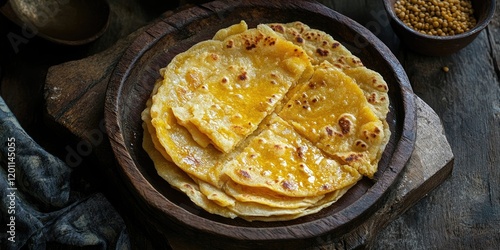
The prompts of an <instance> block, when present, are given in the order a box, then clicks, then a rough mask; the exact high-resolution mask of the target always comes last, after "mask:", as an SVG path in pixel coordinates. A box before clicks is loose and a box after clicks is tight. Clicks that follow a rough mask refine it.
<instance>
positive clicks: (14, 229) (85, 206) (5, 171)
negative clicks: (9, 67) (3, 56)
mask: <svg viewBox="0 0 500 250" xmlns="http://www.w3.org/2000/svg"><path fill="white" fill-rule="evenodd" d="M0 165H1V168H0V213H1V217H0V223H1V224H0V225H1V226H0V228H1V231H0V249H21V248H23V249H45V247H46V245H47V242H56V243H60V244H63V245H71V246H94V247H95V248H97V249H129V248H130V243H129V237H128V234H127V232H126V227H125V223H124V221H123V219H122V218H121V217H120V215H119V214H118V213H117V211H116V210H115V209H114V208H113V206H112V205H111V204H110V203H109V201H108V200H107V199H106V197H104V195H102V194H100V193H93V194H91V195H87V196H83V197H82V195H81V194H79V193H77V192H75V191H72V190H71V187H70V179H71V178H70V177H71V174H72V172H73V169H72V168H71V167H69V166H68V165H67V164H65V163H64V162H63V161H62V160H60V159H59V158H57V157H54V156H53V155H51V154H50V153H48V152H46V151H45V150H44V149H43V148H42V147H40V146H39V145H38V144H37V143H36V142H35V141H34V140H33V139H32V138H31V137H30V136H29V135H28V134H27V133H26V132H25V131H24V130H23V129H22V128H21V126H20V125H19V123H18V122H17V120H16V118H15V117H14V115H13V114H12V113H11V112H10V110H9V108H8V107H7V105H6V104H5V102H4V100H3V99H2V98H1V97H0Z"/></svg>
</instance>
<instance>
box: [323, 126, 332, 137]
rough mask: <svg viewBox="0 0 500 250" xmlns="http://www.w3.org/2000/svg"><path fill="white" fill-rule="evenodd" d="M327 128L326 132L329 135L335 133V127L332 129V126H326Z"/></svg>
mask: <svg viewBox="0 0 500 250" xmlns="http://www.w3.org/2000/svg"><path fill="white" fill-rule="evenodd" d="M325 130H326V134H327V135H328V136H332V135H333V129H332V128H330V127H326V128H325Z"/></svg>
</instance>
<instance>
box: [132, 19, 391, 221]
mask: <svg viewBox="0 0 500 250" xmlns="http://www.w3.org/2000/svg"><path fill="white" fill-rule="evenodd" d="M160 74H161V76H162V79H160V80H159V81H158V82H157V83H156V85H155V87H154V90H153V93H152V95H151V98H150V100H148V102H147V108H146V109H145V110H144V112H143V114H142V119H143V121H144V126H143V127H144V145H143V147H144V149H145V151H146V152H147V153H148V155H149V156H150V157H151V159H152V160H153V162H154V165H155V168H156V169H157V171H158V174H159V175H160V176H161V177H162V178H164V179H165V180H166V181H167V182H168V183H170V185H172V187H174V188H176V189H178V190H180V191H181V192H184V193H186V195H187V196H188V197H189V198H190V199H191V200H192V201H193V203H194V204H196V205H198V206H199V207H201V208H203V209H205V210H206V211H208V212H210V213H214V214H218V215H221V216H224V217H228V218H235V217H240V218H242V219H245V220H248V221H253V220H260V221H281V220H291V219H295V218H298V217H301V216H305V215H308V214H312V213H316V212H318V211H320V210H321V209H323V208H325V207H327V206H330V205H331V204H333V203H334V202H336V201H337V200H338V199H340V197H342V196H343V195H344V194H345V193H346V192H347V190H349V188H351V187H352V186H353V185H355V184H356V183H357V182H358V181H359V180H360V179H361V178H363V176H367V177H369V178H372V177H373V175H374V173H375V172H376V171H377V166H378V161H379V160H380V158H381V155H382V152H383V151H384V148H385V146H386V144H387V142H388V140H389V136H390V130H389V127H388V124H387V122H386V121H385V119H386V115H387V113H388V112H389V98H388V95H387V91H388V89H387V84H386V83H385V81H384V79H383V78H382V76H381V75H380V74H378V73H377V72H375V71H373V70H370V69H368V68H366V67H365V66H364V65H363V64H362V63H361V60H360V59H359V58H358V57H356V56H355V55H353V54H352V53H351V52H350V51H349V50H348V49H347V48H346V47H344V46H343V45H342V44H340V43H339V42H338V41H336V40H335V39H333V37H332V36H330V35H329V34H327V33H325V32H323V31H320V30H316V29H312V28H310V27H309V26H307V25H305V24H303V23H301V22H293V23H287V24H279V23H273V24H261V25H258V26H257V27H256V28H252V29H249V28H248V26H247V24H246V23H245V22H244V21H242V22H240V23H238V24H235V25H232V26H230V27H228V28H225V29H221V30H219V31H218V32H217V33H216V34H215V35H214V37H213V39H210V40H206V41H202V42H200V43H198V44H196V45H194V46H193V47H191V48H190V49H188V50H187V51H186V52H183V53H180V54H179V55H177V56H176V57H174V58H173V59H172V61H171V62H170V63H169V64H168V65H167V66H166V67H165V68H163V69H161V70H160Z"/></svg>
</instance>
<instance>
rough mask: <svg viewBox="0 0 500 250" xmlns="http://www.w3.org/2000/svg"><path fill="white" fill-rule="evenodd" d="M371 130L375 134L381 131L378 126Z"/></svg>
mask: <svg viewBox="0 0 500 250" xmlns="http://www.w3.org/2000/svg"><path fill="white" fill-rule="evenodd" d="M373 132H375V134H380V132H382V131H380V129H379V128H375V130H373Z"/></svg>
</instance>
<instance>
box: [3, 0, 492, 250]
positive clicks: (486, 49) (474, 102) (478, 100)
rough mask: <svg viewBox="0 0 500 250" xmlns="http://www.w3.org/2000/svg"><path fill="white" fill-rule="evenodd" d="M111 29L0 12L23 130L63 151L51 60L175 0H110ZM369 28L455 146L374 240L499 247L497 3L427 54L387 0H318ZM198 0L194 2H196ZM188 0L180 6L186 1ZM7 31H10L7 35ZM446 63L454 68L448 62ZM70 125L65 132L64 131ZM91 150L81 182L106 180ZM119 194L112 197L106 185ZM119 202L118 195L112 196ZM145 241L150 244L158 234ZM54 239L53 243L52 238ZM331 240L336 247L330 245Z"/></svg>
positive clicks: (378, 243)
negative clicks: (403, 30)
mask: <svg viewBox="0 0 500 250" xmlns="http://www.w3.org/2000/svg"><path fill="white" fill-rule="evenodd" d="M109 2H110V3H111V6H112V15H111V17H112V20H113V21H112V22H111V26H110V29H109V30H108V31H107V32H106V33H105V34H104V36H103V37H102V38H101V39H99V40H97V41H96V42H94V43H92V44H89V45H85V46H79V47H61V46H59V45H54V44H51V43H48V42H46V41H43V40H41V39H39V38H36V37H29V38H27V39H26V40H23V41H24V42H22V43H19V44H17V45H13V44H12V42H11V40H9V36H11V34H20V35H22V34H23V30H22V29H19V28H17V27H16V26H14V25H13V24H11V23H9V22H8V20H6V19H5V18H3V17H0V63H1V70H0V75H1V85H0V94H1V96H2V97H3V98H4V99H5V101H6V102H7V104H8V105H9V107H10V108H11V110H12V111H13V112H14V113H15V115H16V116H17V118H18V119H19V121H20V123H21V124H22V125H23V127H24V128H25V129H26V130H27V132H28V133H29V134H30V135H31V136H32V137H33V138H34V139H35V140H36V141H37V142H39V143H40V144H41V145H42V146H44V147H45V148H47V149H48V151H50V152H51V153H53V154H55V155H58V156H61V157H62V158H64V157H65V156H66V155H67V151H66V148H67V146H69V145H75V144H77V143H78V135H73V134H71V133H70V132H69V131H66V132H65V130H64V127H63V126H60V124H57V123H55V122H54V121H53V120H51V119H50V117H47V111H46V106H45V103H46V100H45V98H44V84H45V79H46V75H47V72H48V69H49V67H51V66H53V65H58V64H61V63H65V62H68V61H72V60H79V59H83V58H86V57H88V56H91V55H94V54H97V53H99V52H102V51H105V50H106V49H108V48H110V47H111V46H113V45H114V44H115V43H117V42H120V41H121V40H122V39H123V38H125V37H126V36H127V35H129V34H131V33H132V32H134V31H135V30H137V29H139V28H141V27H143V26H144V25H146V24H147V23H149V22H151V21H152V20H154V19H155V18H156V17H158V16H160V15H162V14H163V13H164V12H166V11H169V10H172V9H174V8H176V7H177V6H178V5H177V4H176V3H175V4H172V3H166V2H167V1H153V0H149V1H134V0H127V1H112V0H110V1H109ZM320 2H322V3H323V4H325V5H326V6H327V7H329V8H332V9H334V10H336V11H338V12H340V13H342V14H344V15H346V16H348V17H350V18H352V19H354V20H356V21H357V22H359V23H360V24H361V25H363V26H365V27H366V28H368V29H370V30H371V31H372V32H373V33H374V34H375V35H376V36H378V37H379V38H380V39H381V40H382V41H383V42H384V43H385V44H386V45H387V46H388V47H389V48H390V49H391V50H392V51H393V53H394V54H395V55H396V56H397V58H398V59H399V60H400V62H401V64H402V65H403V67H404V68H405V70H406V73H407V75H408V77H409V79H410V82H411V84H412V87H413V90H414V92H415V93H416V95H417V96H419V97H420V98H421V99H422V100H423V101H425V102H426V103H427V104H428V105H429V106H430V107H432V109H434V111H435V112H436V113H437V114H438V116H439V117H440V118H441V120H442V123H443V125H444V129H445V133H446V136H447V139H448V141H449V143H450V145H451V148H452V150H453V153H454V155H455V160H454V168H453V172H452V173H451V175H450V176H449V178H447V179H446V180H445V181H444V182H443V183H442V184H441V185H440V186H439V187H438V188H436V189H435V190H433V191H432V192H430V193H429V194H428V195H427V196H426V197H424V198H423V199H421V200H420V201H419V202H418V203H417V204H416V205H414V206H413V207H411V208H409V209H408V210H407V211H406V212H405V213H404V214H403V215H401V216H399V217H398V218H397V219H395V220H394V221H393V222H391V223H390V224H388V225H387V226H386V227H385V228H383V229H382V228H381V229H380V232H378V234H377V235H376V237H374V238H373V240H372V241H370V242H368V247H370V248H373V249H469V248H480V249H498V246H500V7H498V5H497V11H496V14H495V17H494V19H493V21H492V22H491V23H490V25H489V26H488V27H487V29H486V30H484V31H483V32H481V34H480V35H479V37H478V38H477V39H476V40H475V41H474V42H473V43H472V44H470V45H469V46H468V47H466V48H465V49H463V50H461V51H459V52H458V53H456V54H453V55H450V56H443V57H428V56H422V55H418V54H415V53H413V52H411V51H408V50H407V49H406V48H405V46H404V45H402V44H400V43H399V40H398V38H397V36H396V35H395V34H394V33H393V32H392V29H391V27H390V26H389V24H388V22H387V18H386V15H385V12H384V10H383V6H382V1H366V0H364V1H363V0H349V1H320ZM191 3H192V2H191ZM182 8H184V7H182ZM9 34H10V35H9ZM443 67H448V68H449V71H448V72H445V71H443ZM68 135H69V137H68ZM97 162H98V161H96V159H94V158H92V157H90V156H89V157H87V158H85V159H84V162H83V164H85V165H86V166H87V167H82V168H80V170H79V173H78V174H80V175H81V176H82V178H84V179H86V180H87V181H89V182H91V183H92V184H93V186H92V187H93V189H92V190H88V189H86V187H87V186H85V187H84V185H83V184H82V186H81V187H80V186H78V184H76V187H75V188H77V189H78V188H79V189H81V190H84V191H85V192H93V191H96V190H98V191H103V192H104V193H105V194H108V195H109V193H107V190H109V188H110V187H109V186H108V184H106V182H103V181H102V180H103V179H105V178H106V177H105V173H103V174H102V175H100V174H96V172H97V171H99V167H98V166H96V163H97ZM109 199H110V200H111V201H112V202H113V201H116V198H115V197H113V196H112V195H109ZM116 202H117V201H116ZM144 242H145V243H142V246H148V244H150V245H149V246H154V244H153V243H147V239H144ZM55 247H57V246H55ZM332 248H333V247H332Z"/></svg>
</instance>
